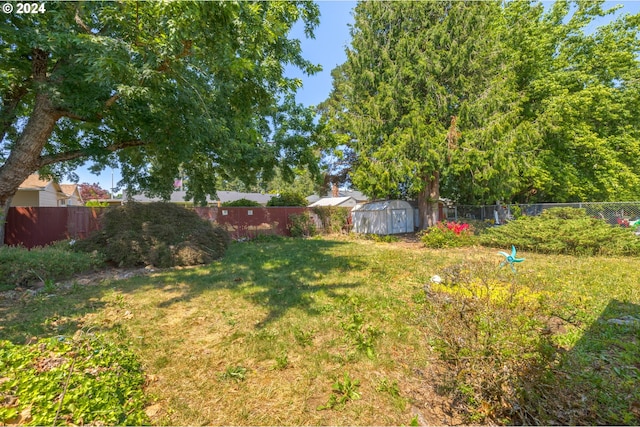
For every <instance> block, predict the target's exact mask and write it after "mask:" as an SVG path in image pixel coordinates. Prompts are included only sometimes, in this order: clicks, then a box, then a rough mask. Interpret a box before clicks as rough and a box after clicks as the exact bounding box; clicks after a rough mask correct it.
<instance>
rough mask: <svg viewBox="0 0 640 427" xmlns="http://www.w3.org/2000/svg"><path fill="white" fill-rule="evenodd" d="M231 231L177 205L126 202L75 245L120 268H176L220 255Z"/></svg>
mask: <svg viewBox="0 0 640 427" xmlns="http://www.w3.org/2000/svg"><path fill="white" fill-rule="evenodd" d="M229 241H230V238H229V235H228V233H227V232H226V231H225V230H224V229H222V228H221V227H218V226H217V225H213V224H212V223H210V222H209V221H206V220H204V219H202V218H200V217H199V216H198V214H196V213H195V212H194V211H192V210H189V209H186V208H183V207H180V206H177V205H175V204H173V203H145V204H142V203H127V204H125V205H122V206H118V207H115V208H112V209H109V210H107V211H106V212H105V213H104V215H103V216H102V228H101V229H100V230H99V231H96V232H94V233H93V234H92V235H91V236H89V238H87V239H84V240H81V241H78V242H77V243H76V244H75V245H74V246H73V247H74V248H75V249H76V250H78V251H81V252H89V253H90V252H93V251H96V252H98V253H101V254H103V255H104V257H105V259H106V260H107V261H111V262H113V263H115V264H116V265H118V266H124V267H132V266H138V265H153V266H156V267H172V266H186V265H197V264H206V263H209V262H211V261H212V260H214V259H217V258H220V257H221V256H222V255H223V254H224V251H225V250H226V248H227V246H228V244H229Z"/></svg>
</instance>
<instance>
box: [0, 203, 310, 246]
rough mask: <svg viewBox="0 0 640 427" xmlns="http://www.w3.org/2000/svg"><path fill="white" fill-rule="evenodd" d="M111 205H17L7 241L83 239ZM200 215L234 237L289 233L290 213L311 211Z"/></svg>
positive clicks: (235, 210)
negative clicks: (102, 206) (104, 206)
mask: <svg viewBox="0 0 640 427" xmlns="http://www.w3.org/2000/svg"><path fill="white" fill-rule="evenodd" d="M104 209H108V208H87V207H84V206H81V207H80V206H78V207H64V208H63V207H59V208H56V207H51V208H36V207H28V208H26V207H15V208H10V209H9V213H8V215H7V221H6V224H5V240H4V242H5V244H7V245H23V246H25V247H26V248H33V247H34V246H45V245H48V244H51V243H53V242H56V241H58V240H64V239H70V238H71V239H83V238H85V237H87V236H88V235H89V233H91V232H92V231H95V230H99V229H100V215H101V214H102V212H104ZM194 210H195V211H196V212H197V213H198V215H199V216H200V217H201V218H204V219H207V220H209V221H211V222H216V223H217V224H220V225H221V226H223V227H224V228H225V229H226V230H227V231H228V232H229V234H231V237H232V238H233V239H239V238H252V237H256V236H257V235H259V234H276V235H280V236H288V235H289V234H290V233H289V223H290V221H289V215H291V214H300V213H303V212H308V211H310V209H309V208H306V207H268V208H263V207H252V208H239V207H221V208H217V207H211V208H209V207H203V208H195V209H194Z"/></svg>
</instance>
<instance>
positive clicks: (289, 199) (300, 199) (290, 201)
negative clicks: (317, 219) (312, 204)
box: [267, 191, 309, 206]
mask: <svg viewBox="0 0 640 427" xmlns="http://www.w3.org/2000/svg"><path fill="white" fill-rule="evenodd" d="M308 204H309V202H308V201H307V199H306V198H305V197H304V196H303V195H302V194H300V193H294V192H290V191H283V192H282V193H280V194H279V195H277V196H274V197H272V198H271V200H269V201H268V202H267V206H307V205H308Z"/></svg>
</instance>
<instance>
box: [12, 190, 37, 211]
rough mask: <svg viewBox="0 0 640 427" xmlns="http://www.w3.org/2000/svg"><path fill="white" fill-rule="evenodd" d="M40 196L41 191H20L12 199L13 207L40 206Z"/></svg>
mask: <svg viewBox="0 0 640 427" xmlns="http://www.w3.org/2000/svg"><path fill="white" fill-rule="evenodd" d="M38 196H40V191H39V190H29V191H27V190H18V192H16V194H15V196H13V199H11V206H17V207H23V206H40V199H39V197H38Z"/></svg>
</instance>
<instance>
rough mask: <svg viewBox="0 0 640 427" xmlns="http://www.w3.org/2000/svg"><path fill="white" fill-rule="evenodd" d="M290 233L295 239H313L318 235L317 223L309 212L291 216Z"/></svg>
mask: <svg viewBox="0 0 640 427" xmlns="http://www.w3.org/2000/svg"><path fill="white" fill-rule="evenodd" d="M289 221H290V222H291V224H290V225H289V233H291V236H293V237H311V236H314V235H315V234H316V223H315V221H314V220H313V218H311V214H309V212H303V213H301V214H291V215H289Z"/></svg>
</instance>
